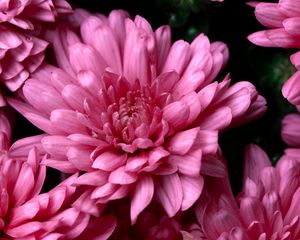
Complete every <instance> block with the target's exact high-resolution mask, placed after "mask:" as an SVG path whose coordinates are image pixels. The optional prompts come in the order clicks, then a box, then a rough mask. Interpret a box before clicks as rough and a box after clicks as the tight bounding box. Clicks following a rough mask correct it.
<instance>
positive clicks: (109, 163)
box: [92, 151, 127, 171]
mask: <svg viewBox="0 0 300 240" xmlns="http://www.w3.org/2000/svg"><path fill="white" fill-rule="evenodd" d="M126 160H127V154H119V153H117V152H113V151H107V152H104V153H102V154H100V155H99V156H98V157H97V158H96V159H95V160H94V162H93V165H92V167H93V168H97V169H100V170H104V171H113V170H115V169H117V168H118V167H121V166H123V165H124V164H125V162H126Z"/></svg>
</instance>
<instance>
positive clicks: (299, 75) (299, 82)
mask: <svg viewBox="0 0 300 240" xmlns="http://www.w3.org/2000/svg"><path fill="white" fill-rule="evenodd" d="M299 92H300V71H297V72H296V73H295V74H294V75H293V76H292V77H290V78H289V79H288V80H287V81H286V82H285V83H284V85H283V87H282V95H283V96H284V97H285V98H287V100H288V101H289V102H291V103H292V104H295V105H299V103H300V97H299V96H300V94H299Z"/></svg>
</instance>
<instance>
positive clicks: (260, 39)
mask: <svg viewBox="0 0 300 240" xmlns="http://www.w3.org/2000/svg"><path fill="white" fill-rule="evenodd" d="M248 40H249V41H250V42H252V43H254V44H256V45H258V46H262V47H275V46H276V44H274V43H273V41H271V40H270V39H269V37H268V36H267V31H265V30H264V31H259V32H255V33H252V34H250V35H249V36H248Z"/></svg>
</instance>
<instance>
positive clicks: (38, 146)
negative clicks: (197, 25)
mask: <svg viewBox="0 0 300 240" xmlns="http://www.w3.org/2000/svg"><path fill="white" fill-rule="evenodd" d="M251 5H253V6H255V7H256V15H257V18H258V20H259V21H261V22H262V23H263V24H264V25H266V26H268V27H272V28H276V29H273V30H267V31H263V32H259V33H255V34H253V35H251V36H250V40H251V41H253V42H255V43H256V44H259V45H264V46H282V47H300V40H299V39H300V26H299V25H300V10H299V9H300V1H299V0H280V2H279V3H278V4H271V3H251ZM46 49H47V52H45V51H46ZM228 55H229V54H228V49H227V47H226V45H225V44H224V43H222V42H213V43H211V42H210V41H209V39H208V38H207V37H206V36H205V35H203V34H201V35H199V36H198V37H196V38H195V39H194V41H193V42H192V43H190V44H189V43H187V42H185V41H183V40H178V41H176V42H174V43H173V44H172V41H171V30H170V27H169V26H161V27H159V28H158V29H157V30H155V31H153V30H152V27H151V26H150V24H149V23H148V22H147V21H146V20H145V19H144V18H142V17H140V16H136V17H135V18H134V19H131V18H130V16H129V15H128V13H127V12H125V11H122V10H115V11H112V12H111V13H110V14H109V16H108V17H106V16H104V15H101V14H92V13H89V12H87V11H85V10H82V9H72V8H71V7H70V6H69V4H68V3H67V2H65V1H64V0H22V1H20V0H6V1H5V0H4V1H1V2H0V80H1V98H0V104H1V107H2V108H1V110H0V147H1V151H0V189H1V190H0V238H1V239H20V240H21V239H26V240H31V239H44V240H46V239H47V240H55V239H66V240H67V239H91V240H92V239H108V238H110V239H124V240H125V239H174V240H176V239H182V238H183V239H196V240H201V239H203V240H204V239H208V240H216V239H220V240H221V239H224V240H225V239H228V240H246V239H249V240H255V239H257V240H263V239H272V240H276V239H278V240H279V239H281V240H283V239H284V240H288V239H299V238H300V149H296V148H294V149H287V150H286V152H285V155H284V156H283V157H282V158H281V159H280V160H279V162H278V163H277V165H276V167H272V165H271V162H270V160H269V159H268V157H267V156H266V154H265V153H264V152H263V150H262V149H260V148H259V147H258V146H256V145H249V146H248V147H247V149H246V151H245V173H244V184H243V191H242V192H241V193H240V194H239V195H238V197H237V198H235V197H234V196H233V194H232V191H231V188H230V184H229V180H228V173H227V168H226V161H225V160H224V159H223V157H222V152H221V148H220V147H219V144H218V136H219V133H221V132H222V131H223V130H225V129H228V128H230V127H235V126H237V125H241V124H244V123H245V122H248V121H250V120H253V119H255V118H258V117H260V116H261V115H262V114H263V113H264V112H265V110H266V102H265V100H264V98H263V97H262V96H260V95H259V94H258V92H257V91H256V89H255V87H254V86H253V85H252V84H251V83H249V82H246V81H243V82H238V83H235V84H233V85H231V84H230V78H229V76H228V75H227V76H226V77H225V78H224V80H222V81H220V82H218V81H215V80H214V79H215V78H216V76H217V75H218V74H219V72H220V71H221V70H222V69H223V67H224V66H225V64H226V62H227V60H228ZM291 60H292V62H293V63H294V64H295V66H296V67H298V68H300V53H296V54H295V55H293V56H292V57H291ZM283 94H284V96H285V97H286V98H287V99H288V100H289V101H290V102H291V103H293V104H295V105H296V106H299V107H300V98H299V97H298V96H300V71H299V72H297V73H295V75H294V76H292V77H291V79H289V80H288V81H287V82H286V84H285V86H284V87H283ZM13 109H15V110H17V111H18V112H19V113H20V114H22V115H23V116H24V117H25V118H26V119H28V120H29V121H30V122H31V123H32V124H33V125H35V126H36V127H37V128H39V129H40V130H41V131H43V134H40V135H37V136H31V137H27V138H24V139H19V140H17V141H15V142H14V143H13V144H12V145H11V134H12V129H13V122H14V121H13V118H14V116H13V115H14V114H13V111H14V110H13ZM298 129H299V130H300V115H298V114H293V115H289V116H287V117H286V118H285V119H284V121H283V130H282V136H283V139H284V140H285V141H286V142H287V143H288V144H289V145H290V146H293V147H300V141H299V139H300V136H299V132H300V131H298ZM50 168H54V169H56V170H58V171H59V173H60V175H59V179H56V181H57V182H59V184H58V185H57V186H51V187H52V188H51V189H50V190H49V189H48V188H49V187H48V188H46V187H45V183H47V179H49V178H53V175H51V173H50V174H49V171H47V169H50Z"/></svg>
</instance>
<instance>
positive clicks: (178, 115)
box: [163, 101, 189, 130]
mask: <svg viewBox="0 0 300 240" xmlns="http://www.w3.org/2000/svg"><path fill="white" fill-rule="evenodd" d="M188 118H189V108H188V107H187V106H186V104H184V103H183V102H181V101H178V102H173V103H171V104H169V105H167V106H166V107H164V109H163V119H164V120H166V121H167V122H168V124H169V125H170V126H171V127H172V128H173V129H174V130H179V129H180V128H182V127H183V126H184V125H185V124H186V121H187V120H188Z"/></svg>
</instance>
